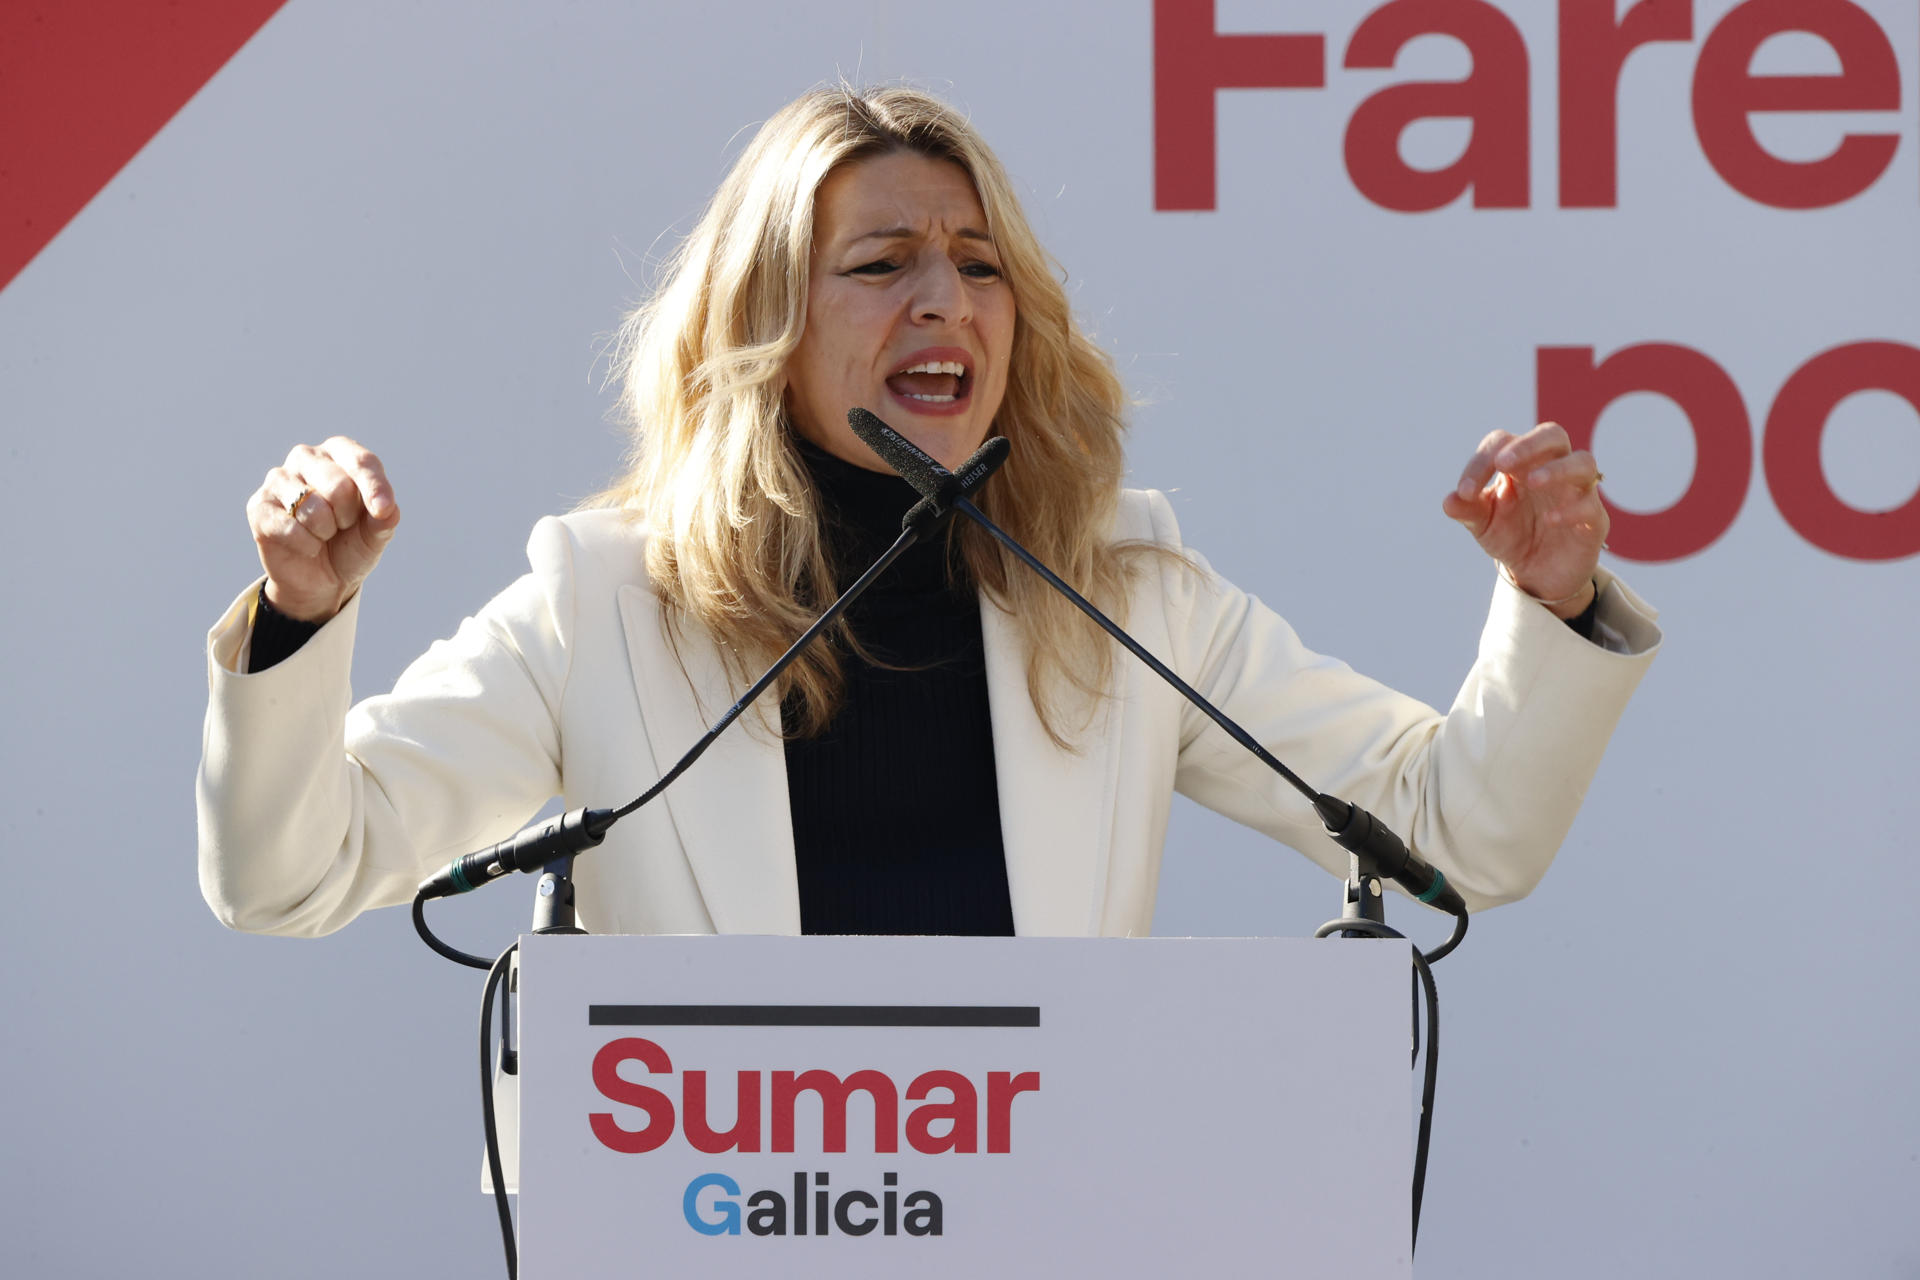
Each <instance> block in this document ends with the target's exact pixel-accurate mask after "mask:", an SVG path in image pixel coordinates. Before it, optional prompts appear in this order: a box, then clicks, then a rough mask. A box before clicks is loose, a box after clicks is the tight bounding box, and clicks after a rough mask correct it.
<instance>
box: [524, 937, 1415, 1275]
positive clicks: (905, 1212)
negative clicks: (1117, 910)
mask: <svg viewBox="0 0 1920 1280" xmlns="http://www.w3.org/2000/svg"><path fill="white" fill-rule="evenodd" d="M521 946H522V950H521V958H520V1004H521V1010H522V1036H521V1044H522V1053H521V1078H520V1085H521V1097H520V1113H521V1125H522V1128H521V1137H520V1155H521V1167H520V1187H521V1192H522V1194H521V1216H520V1223H521V1231H520V1237H521V1274H522V1275H523V1276H526V1277H528V1280H549V1278H552V1280H560V1278H562V1277H564V1278H566V1280H589V1278H593V1277H614V1276H620V1277H630V1276H634V1275H639V1274H647V1275H675V1276H677V1275H698V1276H716V1277H720V1276H779V1277H787V1276H833V1277H865V1276H876V1277H877V1276H887V1277H897V1276H916V1277H918V1276H968V1277H978V1276H983V1275H988V1276H994V1277H1016V1276H1035V1277H1040V1276H1045V1277H1050V1278H1051V1277H1059V1276H1067V1275H1087V1274H1107V1275H1119V1276H1131V1275H1165V1276H1178V1275H1195V1274H1198V1275H1207V1276H1241V1275H1262V1276H1272V1275H1287V1274H1296V1273H1298V1274H1305V1273H1308V1272H1309V1271H1311V1272H1313V1273H1317V1274H1339V1275H1343V1276H1356V1277H1376V1276H1378V1277H1404V1276H1407V1275H1409V1274H1410V1273H1411V1272H1410V1265H1409V1252H1408V1239H1407V1237H1408V1192H1409V1183H1410V1179H1411V1169H1412V1124H1413V1115H1412V1096H1413V1093H1412V1091H1413V1081H1412V1077H1411V1073H1410V1072H1409V1070H1408V1057H1407V1053H1408V1047H1409V1041H1408V1036H1409V1029H1408V1000H1409V992H1408V986H1409V978H1408V965H1409V960H1408V954H1407V948H1406V946H1405V945H1403V944H1398V943H1385V942H1371V941H1364V942H1363V941H1344V942H1334V941H1320V942H1315V941H1306V940H1298V939H1126V940H1093V939H1065V938H1061V939H1052V938H771V937H700V938H641V937H552V938H541V937H527V938H523V939H522V940H521Z"/></svg>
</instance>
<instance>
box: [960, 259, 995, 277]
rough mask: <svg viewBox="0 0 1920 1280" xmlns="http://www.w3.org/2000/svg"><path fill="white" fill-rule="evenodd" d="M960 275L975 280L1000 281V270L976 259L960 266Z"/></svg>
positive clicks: (982, 260)
mask: <svg viewBox="0 0 1920 1280" xmlns="http://www.w3.org/2000/svg"><path fill="white" fill-rule="evenodd" d="M960 274H961V275H963V276H970V277H972V278H973V279H975V280H998V279H999V278H1000V268H999V267H998V266H995V265H994V264H993V263H991V262H987V261H985V260H984V259H980V258H975V259H973V260H972V261H970V262H963V263H961V264H960Z"/></svg>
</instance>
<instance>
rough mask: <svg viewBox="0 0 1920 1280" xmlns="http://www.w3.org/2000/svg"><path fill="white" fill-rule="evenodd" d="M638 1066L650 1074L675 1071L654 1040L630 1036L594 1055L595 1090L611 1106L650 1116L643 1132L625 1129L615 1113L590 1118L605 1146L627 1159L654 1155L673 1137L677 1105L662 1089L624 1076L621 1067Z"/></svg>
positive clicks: (595, 1134) (663, 1050)
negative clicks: (615, 1104) (625, 1064)
mask: <svg viewBox="0 0 1920 1280" xmlns="http://www.w3.org/2000/svg"><path fill="white" fill-rule="evenodd" d="M623 1062H638V1063H639V1064H640V1065H642V1066H644V1067H645V1068H646V1069H647V1070H648V1071H651V1072H653V1073H654V1074H656V1075H662V1074H665V1073H667V1072H670V1071H672V1070H673V1063H672V1062H671V1061H670V1060H669V1059H668V1058H667V1051H666V1050H665V1049H662V1048H661V1047H660V1046H659V1045H657V1044H655V1043H654V1042H653V1041H651V1040H642V1039H640V1038H639V1037H638V1036H628V1037H627V1038H625V1039H623V1040H613V1041H610V1042H608V1043H607V1044H605V1045H603V1046H602V1047H601V1049H600V1052H598V1053H596V1054H594V1055H593V1087H594V1088H596V1089H598V1090H599V1091H600V1093H601V1096H602V1097H604V1098H606V1099H607V1100H608V1101H610V1102H621V1103H625V1104H626V1105H627V1106H630V1107H638V1108H640V1109H641V1110H642V1111H644V1112H646V1113H647V1124H646V1127H645V1128H643V1129H624V1128H622V1127H621V1126H620V1123H619V1122H618V1121H616V1120H615V1119H614V1118H613V1115H612V1113H611V1112H606V1111H595V1112H593V1113H591V1114H590V1115H588V1116H587V1123H588V1124H590V1125H592V1126H593V1136H594V1137H596V1138H598V1139H600V1143H601V1145H602V1146H605V1147H610V1148H612V1149H613V1150H615V1151H619V1152H623V1153H625V1154H627V1155H638V1154H639V1153H641V1152H643V1151H652V1150H654V1149H655V1148H657V1147H659V1146H661V1145H662V1144H664V1143H665V1142H666V1140H667V1139H668V1138H671V1137H672V1136H673V1101H672V1100H671V1099H670V1098H668V1097H667V1095H666V1094H664V1093H661V1092H660V1091H659V1090H658V1089H649V1088H648V1087H647V1086H646V1085H643V1084H635V1083H634V1082H633V1081H631V1080H627V1079H624V1078H622V1077H621V1075H620V1064H621V1063H623Z"/></svg>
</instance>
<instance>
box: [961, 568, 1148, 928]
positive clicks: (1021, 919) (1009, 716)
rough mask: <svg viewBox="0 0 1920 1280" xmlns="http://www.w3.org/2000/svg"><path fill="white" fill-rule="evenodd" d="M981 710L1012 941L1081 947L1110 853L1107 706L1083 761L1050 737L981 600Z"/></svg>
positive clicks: (1095, 917) (1114, 754) (1006, 633)
mask: <svg viewBox="0 0 1920 1280" xmlns="http://www.w3.org/2000/svg"><path fill="white" fill-rule="evenodd" d="M980 627H981V632H982V636H983V639H984V641H985V646H986V662H987V701H988V705H989V708H990V709H991V713H992V715H993V758H994V771H995V773H996V774H997V775H998V783H999V790H1000V825H1001V841H1002V843H1003V845H1004V847H1005V849H1006V856H1007V886H1008V889H1009V890H1010V891H1011V893H1012V896H1013V926H1014V932H1015V933H1018V934H1020V935H1022V936H1031V935H1039V936H1067V937H1084V936H1087V935H1090V934H1097V933H1099V931H1100V915H1101V909H1102V906H1103V902H1104V897H1105V890H1106V876H1107V859H1108V855H1109V852H1110V851H1111V848H1112V843H1113V841H1112V835H1113V832H1112V827H1113V815H1114V796H1113V787H1114V785H1115V781H1116V778H1117V770H1118V766H1119V759H1120V757H1119V753H1118V751H1117V750H1116V749H1115V744H1114V742H1113V735H1112V734H1110V733H1108V732H1106V731H1105V730H1106V728H1107V726H1108V724H1109V723H1110V722H1111V720H1112V707H1111V704H1110V703H1103V704H1102V705H1101V707H1100V709H1099V711H1097V712H1096V718H1095V720H1094V723H1093V724H1092V725H1091V726H1090V727H1088V729H1087V730H1086V731H1085V732H1084V733H1083V734H1082V735H1081V737H1080V739H1079V745H1080V748H1081V750H1080V753H1079V754H1074V753H1071V752H1066V751H1062V750H1060V748H1058V747H1056V746H1054V745H1053V740H1052V739H1050V738H1049V737H1047V731H1046V729H1045V727H1044V726H1042V724H1041V723H1040V716H1039V713H1037V712H1036V711H1035V710H1034V709H1033V699H1032V698H1030V697H1029V696H1028V694H1027V651H1026V642H1025V640H1024V638H1023V636H1022V635H1021V632H1020V629H1019V627H1018V626H1016V625H1015V623H1014V620H1013V619H1012V617H1011V616H1009V615H1008V614H1007V613H1006V612H1004V611H1003V610H1001V609H1000V608H998V607H997V606H996V605H994V604H993V602H992V601H990V600H988V599H987V598H985V597H984V596H983V597H982V598H981V601H980Z"/></svg>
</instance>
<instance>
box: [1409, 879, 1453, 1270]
mask: <svg viewBox="0 0 1920 1280" xmlns="http://www.w3.org/2000/svg"><path fill="white" fill-rule="evenodd" d="M1463 918H1464V917H1463ZM1413 967H1414V968H1415V969H1416V970H1418V971H1419V974H1420V985H1421V986H1423V987H1425V988H1426V989H1427V1071H1426V1078H1425V1079H1424V1080H1423V1081H1422V1082H1421V1085H1420V1138H1419V1140H1418V1141H1417V1142H1415V1143H1414V1147H1413V1235H1412V1236H1411V1237H1410V1238H1409V1239H1408V1242H1407V1248H1408V1251H1409V1252H1411V1251H1412V1250H1413V1249H1415V1248H1417V1247H1418V1246H1419V1244H1420V1201H1421V1200H1422V1198H1424V1197H1425V1195H1426V1191H1427V1148H1428V1144H1429V1143H1430V1142H1431V1140H1432V1138H1433V1093H1434V1084H1435V1082H1436V1081H1437V1080H1438V1079H1439V1075H1440V988H1439V987H1437V986H1435V985H1434V981H1433V969H1432V968H1431V967H1430V966H1429V965H1428V964H1427V958H1426V957H1425V956H1423V955H1421V954H1420V952H1419V951H1418V950H1416V951H1415V952H1414V953H1413Z"/></svg>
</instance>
